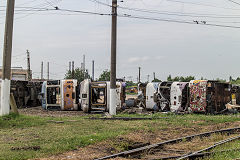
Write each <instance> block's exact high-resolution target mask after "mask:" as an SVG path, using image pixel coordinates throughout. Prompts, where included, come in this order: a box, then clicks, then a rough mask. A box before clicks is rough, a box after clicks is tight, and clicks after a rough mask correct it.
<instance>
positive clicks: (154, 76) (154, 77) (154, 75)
mask: <svg viewBox="0 0 240 160" xmlns="http://www.w3.org/2000/svg"><path fill="white" fill-rule="evenodd" d="M155 79H156V74H155V72H153V80H155Z"/></svg>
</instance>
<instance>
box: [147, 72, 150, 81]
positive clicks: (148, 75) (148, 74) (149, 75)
mask: <svg viewBox="0 0 240 160" xmlns="http://www.w3.org/2000/svg"><path fill="white" fill-rule="evenodd" d="M149 77H150V75H149V74H148V75H147V82H149Z"/></svg>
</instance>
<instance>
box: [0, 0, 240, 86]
mask: <svg viewBox="0 0 240 160" xmlns="http://www.w3.org/2000/svg"><path fill="white" fill-rule="evenodd" d="M47 1H48V2H50V3H47ZM47 1H46V0H16V9H15V10H20V9H21V10H26V9H22V8H17V7H41V8H42V7H43V8H51V9H52V8H53V6H58V7H59V8H60V9H70V10H82V11H91V12H98V13H111V8H110V7H108V6H104V5H101V4H98V3H94V2H92V1H94V0H47ZM99 1H100V2H104V3H107V4H110V2H111V1H110V0H99ZM180 2H185V3H180ZM236 2H239V3H240V0H236ZM50 4H51V5H50ZM119 5H120V6H123V7H129V8H140V9H148V10H151V11H152V10H157V11H161V12H163V13H170V12H171V13H172V12H177V13H178V14H181V15H183V14H188V13H191V15H198V16H199V15H203V16H202V17H185V16H173V15H166V14H156V13H154V14H153V13H152V14H151V13H143V12H137V11H133V10H126V9H120V8H119V14H130V15H135V16H142V17H151V18H161V19H163V18H164V19H174V20H179V21H182V20H185V21H189V22H193V20H198V21H199V22H200V21H206V23H207V24H210V23H211V24H221V25H231V26H240V5H237V4H234V3H232V2H230V1H228V0H211V1H209V0H124V2H120V1H119ZM0 6H1V9H0V10H1V11H0V23H1V24H0V27H1V28H0V35H1V37H0V47H1V48H0V49H1V53H2V49H3V38H4V20H5V11H4V9H5V8H4V6H6V0H4V1H2V2H1V5H0ZM29 13H30V14H29ZM206 16H213V17H215V18H209V17H206ZM230 16H231V17H233V16H234V17H233V18H229V17H230ZM226 17H227V18H226ZM226 22H228V23H226ZM13 40H14V41H13V60H12V66H13V67H23V68H26V63H27V62H26V54H25V52H26V50H27V49H28V50H29V51H30V53H31V67H32V70H33V76H34V77H35V78H39V77H40V65H41V61H43V62H44V64H45V68H44V71H45V72H44V74H45V75H44V76H45V77H46V64H47V62H50V72H51V74H50V78H53V79H61V78H63V77H64V73H65V72H66V70H67V69H68V63H69V61H75V67H80V65H81V62H82V57H83V54H85V55H86V65H87V68H88V69H89V72H90V73H91V72H92V68H91V62H92V60H95V67H96V68H95V73H96V74H95V77H98V76H99V74H100V73H101V72H102V71H103V70H105V69H109V68H110V51H111V48H110V46H111V43H110V42H111V17H110V16H100V15H89V14H76V13H71V12H62V11H46V12H43V11H41V12H40V11H38V12H30V11H16V14H15V22H14V36H13ZM239 42H240V29H236V28H226V27H214V26H206V25H205V26H204V25H197V24H181V23H172V22H161V21H153V20H143V19H133V18H124V17H119V18H118V46H117V77H119V78H121V77H124V76H125V77H126V78H127V79H132V80H134V81H136V79H137V75H138V67H141V68H142V79H143V81H145V80H147V75H148V74H149V75H150V79H153V72H156V77H157V78H159V79H162V80H166V77H167V76H168V75H169V74H171V75H172V76H187V75H193V76H195V77H196V78H200V77H204V78H208V79H216V78H223V79H228V78H229V76H230V75H232V76H233V77H234V78H236V77H237V76H240V75H239V73H240V71H239V68H240V63H239V61H240V54H239V52H240V45H239ZM0 62H1V63H2V56H1V60H0Z"/></svg>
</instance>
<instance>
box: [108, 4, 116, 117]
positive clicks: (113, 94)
mask: <svg viewBox="0 0 240 160" xmlns="http://www.w3.org/2000/svg"><path fill="white" fill-rule="evenodd" d="M111 43H112V44H111V76H110V104H109V114H110V115H116V114H117V101H116V99H117V91H116V56H117V0H112V42H111Z"/></svg>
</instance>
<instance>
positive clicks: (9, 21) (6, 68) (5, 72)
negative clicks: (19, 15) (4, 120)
mask: <svg viewBox="0 0 240 160" xmlns="http://www.w3.org/2000/svg"><path fill="white" fill-rule="evenodd" d="M14 5H15V0H8V1H7V10H6V22H5V35H4V48H3V68H2V84H1V106H0V116H2V115H8V114H9V112H10V84H11V80H10V78H11V62H12V38H13V20H14Z"/></svg>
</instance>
